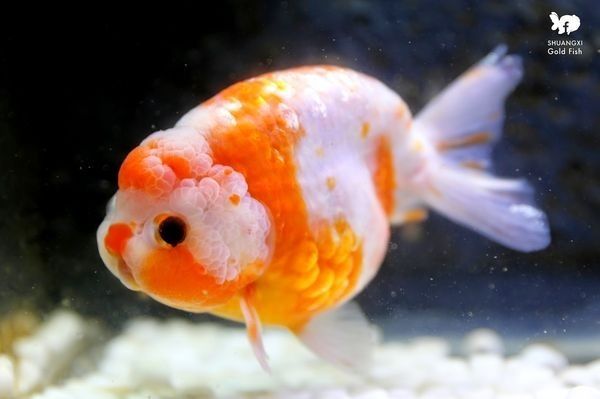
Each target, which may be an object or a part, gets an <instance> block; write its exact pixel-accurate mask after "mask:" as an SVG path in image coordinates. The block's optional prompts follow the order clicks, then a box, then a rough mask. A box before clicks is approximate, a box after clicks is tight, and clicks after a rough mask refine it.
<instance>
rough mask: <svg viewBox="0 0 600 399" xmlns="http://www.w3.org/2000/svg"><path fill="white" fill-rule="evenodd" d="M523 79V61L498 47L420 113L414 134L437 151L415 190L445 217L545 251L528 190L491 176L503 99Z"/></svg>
mask: <svg viewBox="0 0 600 399" xmlns="http://www.w3.org/2000/svg"><path fill="white" fill-rule="evenodd" d="M522 75H523V71H522V66H521V60H520V58H519V57H517V56H514V55H506V47H505V46H499V47H498V48H496V49H495V50H494V51H493V52H492V53H491V54H489V55H488V56H487V57H485V58H484V59H483V60H482V61H480V62H479V63H478V64H477V65H475V66H473V67H472V68H471V69H469V70H468V71H467V72H465V73H464V74H463V75H462V76H461V77H459V78H458V79H457V80H456V81H454V82H453V83H452V84H450V86H448V88H446V89H445V90H444V91H443V92H442V93H441V94H439V95H438V96H437V97H436V98H434V99H433V100H432V101H431V103H429V104H428V105H427V106H426V107H425V109H423V111H422V112H421V113H419V114H418V115H417V117H416V118H415V122H414V124H413V128H414V131H413V133H414V135H415V136H416V137H422V139H423V140H424V141H425V142H427V143H428V146H429V147H431V149H432V151H431V154H432V156H431V157H429V159H428V160H427V162H426V164H425V165H424V167H423V170H422V174H421V178H420V179H419V182H418V183H417V186H418V188H417V190H418V192H419V193H418V194H419V196H420V197H421V198H422V199H423V200H424V201H425V202H426V203H427V204H428V205H429V206H430V207H432V208H433V209H435V210H437V211H438V212H440V213H442V214H444V215H445V216H447V217H448V218H450V219H452V220H454V221H456V222H458V223H460V224H463V225H465V226H467V227H470V228H472V229H473V230H475V231H477V232H479V233H481V234H483V235H485V236H486V237H488V238H490V239H492V240H494V241H497V242H499V243H501V244H503V245H505V246H507V247H510V248H513V249H516V250H520V251H535V250H539V249H542V248H544V247H546V246H547V245H548V244H549V242H550V237H549V229H548V222H547V220H546V215H545V214H544V213H543V212H542V211H540V210H539V209H537V208H536V207H535V205H534V203H533V198H532V197H533V192H532V190H531V188H530V186H529V185H528V184H527V183H526V182H524V181H522V180H513V179H502V178H497V177H494V176H493V175H491V174H490V173H489V172H488V170H489V168H490V166H491V150H492V145H493V144H494V143H495V142H496V141H498V139H499V138H500V135H501V130H502V124H503V120H504V100H505V99H506V97H507V96H508V94H509V93H510V92H511V91H512V90H513V89H514V87H515V86H516V85H517V84H518V82H519V80H520V79H521V77H522Z"/></svg>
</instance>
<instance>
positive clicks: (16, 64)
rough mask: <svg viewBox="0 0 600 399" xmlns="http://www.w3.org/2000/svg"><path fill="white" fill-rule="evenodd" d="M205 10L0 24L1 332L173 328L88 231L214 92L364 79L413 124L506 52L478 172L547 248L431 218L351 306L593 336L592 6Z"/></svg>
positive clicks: (597, 301) (598, 274) (50, 15)
mask: <svg viewBox="0 0 600 399" xmlns="http://www.w3.org/2000/svg"><path fill="white" fill-rule="evenodd" d="M212 3H213V2H210V3H209V2H189V3H185V4H187V5H181V4H179V5H175V4H170V3H169V4H170V5H169V6H168V7H166V6H163V8H156V9H152V8H151V7H150V6H147V7H146V8H145V9H144V10H143V11H144V12H143V13H142V10H138V11H137V12H135V13H128V12H125V11H124V10H121V9H107V10H101V9H94V8H90V9H89V10H83V9H82V10H73V9H69V10H58V9H56V8H53V9H51V10H42V9H39V8H35V9H32V10H25V12H22V13H14V14H11V13H7V14H6V15H5V19H6V21H5V23H3V24H2V28H0V29H1V38H0V44H1V49H0V50H1V53H0V170H1V174H0V312H7V311H9V310H11V309H16V308H19V307H23V306H29V307H34V308H36V309H38V310H40V311H42V312H45V311H48V310H51V309H53V308H55V307H56V306H66V307H72V308H74V309H76V310H78V311H80V312H83V313H84V314H86V315H91V316H96V317H99V318H101V319H102V320H105V321H107V322H108V323H109V324H111V325H114V326H118V325H120V323H121V322H122V321H124V320H126V319H128V318H130V317H133V316H137V315H146V314H150V315H155V316H160V317H165V316H182V315H184V313H183V312H180V311H175V310H171V309H168V308H166V307H164V306H162V305H159V304H157V303H154V302H153V301H151V300H148V299H146V298H144V297H142V296H140V295H138V294H135V293H132V292H129V291H127V290H126V289H125V288H124V287H123V286H122V285H121V284H120V282H119V281H118V280H117V279H116V278H114V277H113V276H112V275H111V274H110V273H109V272H108V270H107V269H105V267H104V266H103V264H102V262H101V260H100V258H99V256H98V255H97V250H96V243H95V231H96V227H97V225H98V224H99V223H100V221H101V220H102V218H103V217H104V214H105V204H106V201H107V200H108V199H109V198H110V196H111V195H112V194H113V192H114V191H115V190H116V175H117V171H118V168H119V166H120V164H121V162H122V160H123V159H124V157H125V155H126V154H127V152H128V151H130V150H131V149H132V148H133V147H134V146H136V145H137V144H138V143H139V142H140V141H141V140H142V139H143V138H144V137H146V136H147V135H148V134H150V133H151V132H153V131H155V130H158V129H165V128H168V127H171V126H172V125H173V124H174V123H175V122H176V121H177V119H178V118H179V117H180V116H181V115H182V114H183V113H185V112H186V111H188V110H189V109H190V108H192V107H194V106H195V105H197V104H198V103H200V102H201V101H203V100H205V99H207V98H209V97H210V96H211V95H213V94H215V93H216V92H218V91H219V90H220V89H223V88H225V87H227V86H228V85H230V84H232V83H234V82H236V81H238V80H240V79H244V78H248V77H251V76H253V75H256V74H259V73H261V72H265V71H271V70H275V69H280V68H285V67H291V66H298V65H305V64H315V63H329V64H336V65H343V66H347V67H351V68H355V69H357V70H360V71H363V72H366V73H368V74H371V75H373V76H375V77H377V78H379V79H381V80H382V81H383V82H385V83H387V84H388V85H389V86H390V87H392V88H393V89H394V90H396V91H397V92H398V93H399V94H400V95H401V96H402V97H403V98H404V99H405V100H406V101H407V103H408V104H409V105H410V106H411V108H412V109H413V112H417V111H418V110H419V109H420V108H421V107H422V106H423V105H424V104H425V103H426V102H427V101H428V100H429V99H430V98H431V97H432V96H433V95H434V94H435V93H436V92H438V91H439V90H440V89H441V88H443V87H444V86H445V85H446V84H447V83H449V82H450V81H451V80H452V79H453V78H454V77H455V76H457V75H458V74H460V73H461V72H462V71H464V70H465V69H466V68H467V67H468V66H469V65H471V64H473V63H474V62H476V61H477V60H479V59H480V58H482V57H483V56H484V55H485V54H486V53H487V52H489V51H490V50H491V49H492V48H493V47H495V46H496V45H497V44H499V43H507V44H508V45H509V47H510V50H511V52H514V53H517V54H520V55H522V57H523V59H524V63H525V78H524V80H523V83H522V84H521V85H520V86H519V87H518V88H517V90H516V92H515V93H514V95H513V96H511V97H510V99H509V102H508V108H507V114H508V118H507V122H506V128H505V132H506V134H505V137H504V139H503V140H502V142H501V143H500V144H499V145H498V146H497V151H496V157H495V159H496V169H497V171H498V172H499V173H500V174H502V175H506V176H517V175H518V176H526V177H527V178H528V179H529V180H530V181H531V183H532V184H533V185H534V186H535V188H536V189H537V199H538V202H539V204H540V205H541V207H542V208H543V209H544V210H546V211H547V212H548V214H549V218H550V223H551V227H552V237H553V242H552V244H551V246H550V247H549V248H548V249H546V250H544V251H541V252H537V253H533V254H520V253H517V252H513V251H511V250H508V249H505V248H503V247H500V246H499V245H496V244H494V243H491V242H489V241H488V240H486V239H484V238H481V237H479V236H477V235H475V234H474V233H471V232H469V231H467V230H465V229H463V228H460V227H457V226H455V225H453V224H452V223H450V222H448V221H446V220H444V219H442V218H440V217H438V216H436V215H432V217H430V220H429V221H427V222H426V223H425V224H423V225H421V226H418V227H410V228H403V229H400V230H397V231H395V233H394V236H393V241H392V244H391V245H390V249H389V256H388V258H387V260H386V263H385V265H384V266H383V267H382V270H381V272H380V274H379V275H378V277H377V278H376V280H375V281H374V282H373V283H372V284H371V285H370V286H369V287H368V288H367V289H366V291H365V292H363V293H362V294H361V296H360V297H359V301H360V302H361V304H362V305H363V306H364V307H365V308H366V310H367V313H368V314H369V315H370V316H371V317H372V318H373V319H375V320H377V321H379V322H380V323H381V324H382V325H385V326H386V327H388V328H389V330H390V331H391V332H392V333H406V334H417V333H431V334H444V333H448V331H465V330H468V329H471V328H474V327H478V326H490V327H494V328H497V329H499V330H500V331H501V332H503V333H505V334H518V333H520V332H525V333H526V334H528V336H538V335H544V334H549V335H570V334H580V333H596V334H597V332H598V330H599V328H600V266H599V264H598V261H599V259H600V249H599V246H600V234H599V230H598V228H597V226H596V224H597V222H598V220H599V217H598V210H599V209H600V208H599V205H600V185H599V180H600V179H599V176H600V175H599V170H600V157H599V155H598V154H599V152H598V150H599V149H600V145H599V144H600V143H599V133H598V125H599V118H598V111H599V107H598V106H599V105H600V98H599V96H600V94H599V93H600V82H599V79H600V74H599V70H600V62H599V54H598V50H597V49H598V48H600V36H599V32H598V29H597V28H598V23H599V22H600V18H599V10H600V8H599V7H598V6H597V2H595V1H588V2H585V1H579V2H557V1H548V2H543V3H542V2H519V3H514V4H509V2H502V3H500V2H499V3H492V2H476V1H473V2H471V1H467V2H437V1H406V2H400V1H359V0H350V1H341V0H340V1H323V0H321V1H316V0H311V1H297V2H296V1H289V2H285V1H284V2H280V1H270V2H261V1H257V2H249V1H240V2H236V1H221V2H219V7H217V6H216V2H214V4H212ZM503 3H504V4H503ZM191 5H195V6H196V7H192V6H191ZM209 5H211V6H213V7H210V8H209ZM551 11H556V12H557V13H558V14H559V15H562V14H566V13H569V14H577V15H579V16H580V18H581V21H582V25H581V27H580V28H579V30H578V31H577V32H574V33H572V34H571V36H570V37H569V38H571V39H581V40H584V41H585V45H584V55H581V56H569V55H562V56H550V55H548V54H547V53H546V52H547V44H546V42H547V40H548V39H562V38H566V36H559V35H557V34H556V32H552V31H551V30H550V25H551V23H550V20H549V18H548V14H549V13H550V12H551ZM190 317H191V316H190ZM193 317H195V318H198V316H193Z"/></svg>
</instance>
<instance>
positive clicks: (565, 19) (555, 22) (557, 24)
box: [550, 11, 581, 35]
mask: <svg viewBox="0 0 600 399" xmlns="http://www.w3.org/2000/svg"><path fill="white" fill-rule="evenodd" d="M550 20H551V21H552V30H558V34H559V35H562V34H563V33H565V32H566V33H567V35H569V34H570V33H571V32H575V31H576V30H577V29H579V26H580V25H581V21H580V20H579V17H578V16H577V15H575V14H573V15H563V16H562V17H560V18H559V17H558V14H557V13H555V12H554V11H553V12H551V13H550Z"/></svg>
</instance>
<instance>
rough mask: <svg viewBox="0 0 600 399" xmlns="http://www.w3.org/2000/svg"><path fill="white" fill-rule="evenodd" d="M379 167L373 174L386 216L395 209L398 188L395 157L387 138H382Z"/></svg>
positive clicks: (379, 148) (377, 166)
mask: <svg viewBox="0 0 600 399" xmlns="http://www.w3.org/2000/svg"><path fill="white" fill-rule="evenodd" d="M375 158H376V161H377V165H376V167H375V173H374V174H373V182H374V183H375V190H376V191H377V197H378V198H379V202H381V206H382V207H383V209H384V211H385V213H386V214H388V215H390V214H391V213H392V211H393V209H394V189H395V188H396V183H395V176H394V163H393V155H392V150H391V147H390V142H389V139H388V138H387V136H381V138H380V139H379V144H378V145H377V150H376V155H375Z"/></svg>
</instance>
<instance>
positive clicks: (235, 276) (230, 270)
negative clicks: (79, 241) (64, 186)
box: [97, 127, 271, 311]
mask: <svg viewBox="0 0 600 399" xmlns="http://www.w3.org/2000/svg"><path fill="white" fill-rule="evenodd" d="M270 231H271V224H270V221H269V216H268V213H267V211H266V210H265V208H264V206H263V205H262V204H261V203H260V202H258V201H256V200H255V199H254V198H252V196H251V195H250V194H249V193H248V187H247V185H246V181H245V179H244V177H243V176H242V175H241V174H240V173H238V172H236V171H235V170H233V169H232V168H230V167H228V166H225V165H215V164H213V161H212V157H211V151H210V148H209V145H208V144H207V142H206V140H205V139H204V138H203V137H202V135H200V134H199V133H198V132H197V131H195V130H194V129H191V128H183V127H179V128H174V129H170V130H168V131H162V132H157V133H154V134H152V135H150V136H149V137H148V138H147V139H146V140H144V141H143V142H142V143H141V145H140V146H138V147H137V148H135V149H134V150H133V151H132V152H131V153H130V154H129V155H128V156H127V158H126V159H125V161H124V163H123V165H122V166H121V170H120V171H119V191H118V192H117V193H116V194H115V196H114V198H113V199H112V200H111V202H110V204H109V209H108V214H107V216H106V218H105V220H104V222H103V223H102V224H101V225H100V227H99V229H98V235H97V239H98V247H99V248H100V255H101V256H102V259H103V260H104V263H105V264H106V265H107V266H108V268H109V269H110V270H111V271H112V272H113V273H114V274H115V275H116V276H117V277H119V278H120V279H121V281H122V282H123V283H124V284H125V285H126V286H127V287H129V288H131V289H135V290H141V291H144V292H146V293H148V294H149V295H150V296H152V297H154V298H155V299H157V300H159V301H161V302H163V303H165V304H167V305H170V306H174V307H177V308H181V309H187V310H192V311H201V310H206V309H209V308H210V307H213V306H218V305H221V304H223V303H225V302H226V301H227V300H229V299H230V298H231V297H232V296H234V295H235V293H236V292H238V291H239V290H240V289H241V288H242V287H244V286H245V285H247V284H248V283H250V282H251V281H254V280H255V279H256V278H257V277H258V276H260V274H261V273H262V272H263V271H264V268H265V266H266V263H267V261H268V258H269V256H270V252H271V248H270V246H269V237H270Z"/></svg>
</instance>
